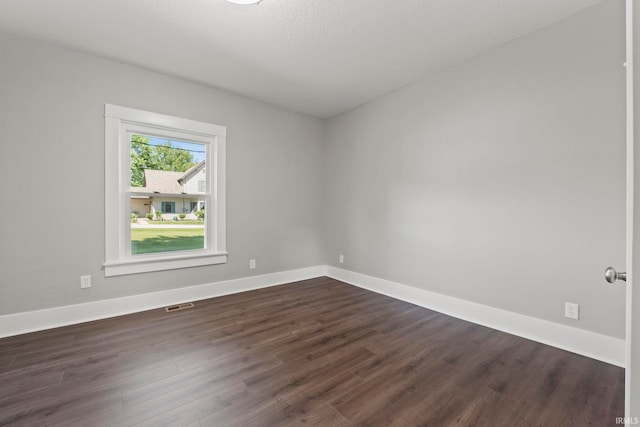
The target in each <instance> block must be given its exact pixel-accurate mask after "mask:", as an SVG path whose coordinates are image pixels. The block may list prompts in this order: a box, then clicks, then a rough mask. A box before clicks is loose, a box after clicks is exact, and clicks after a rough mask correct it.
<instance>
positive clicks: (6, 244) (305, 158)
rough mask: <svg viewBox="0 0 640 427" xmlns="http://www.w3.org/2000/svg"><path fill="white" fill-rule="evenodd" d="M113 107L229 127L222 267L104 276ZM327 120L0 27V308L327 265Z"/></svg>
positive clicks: (19, 309)
mask: <svg viewBox="0 0 640 427" xmlns="http://www.w3.org/2000/svg"><path fill="white" fill-rule="evenodd" d="M105 103H111V104H117V105H124V106H128V107H133V108H139V109H143V110H149V111H154V112H158V113H163V114H170V115H174V116H178V117H185V118H189V119H194V120H201V121H206V122H211V123H215V124H219V125H224V126H227V133H228V138H227V171H228V173H227V190H228V191H227V195H228V196H227V248H228V251H229V253H230V255H229V261H228V263H227V264H226V265H219V266H211V267H202V268H190V269H185V270H175V271H166V272H161V273H153V274H140V275H133V276H123V277H116V278H109V279H105V278H104V273H103V271H102V269H101V266H102V263H103V262H104V104H105ZM322 126H323V123H322V122H321V121H319V120H316V119H314V118H310V117H307V116H304V115H300V114H296V113H293V112H290V111H287V110H284V109H281V108H277V107H273V106H270V105H267V104H264V103H260V102H257V101H253V100H250V99H247V98H243V97H240V96H237V95H234V94H230V93H227V92H223V91H219V90H215V89H211V88H207V87H204V86H201V85H198V84H194V83H190V82H186V81H184V80H180V79H176V78H173V77H169V76H165V75H161V74H157V73H154V72H150V71H145V70H141V69H138V68H135V67H130V66H127V65H123V64H120V63H117V62H113V61H109V60H104V59H100V58H97V57H93V56H89V55H84V54H82V53H78V52H75V51H71V50H66V49H61V48H58V47H54V46H50V45H47V44H43V43H39V42H33V41H28V40H25V39H22V38H17V37H13V36H11V35H7V34H1V33H0V129H1V132H0V144H1V147H2V151H1V154H0V182H1V183H2V184H1V186H2V193H1V195H0V206H1V210H2V220H0V314H8V313H15V312H22V311H27V310H34V309H40V308H46V307H54V306H62V305H68V304H74V303H80V302H87V301H94V300H99V299H105V298H112V297H118V296H125V295H133V294H140V293H146V292H152V291H159V290H165V289H170V288H178V287H182V286H189V285H195V284H202V283H210V282H215V281H219V280H225V279H230V278H236V277H246V276H250V275H253V274H264V273H269V272H275V271H283V270H290V269H295V268H301V267H306V266H313V265H318V264H321V263H322V262H323V251H322V247H321V245H322V241H321V236H320V234H319V233H320V231H321V226H320V222H321V205H320V201H321V188H322V187H321V186H322V179H321V164H319V163H318V161H317V159H318V158H321V157H322V148H323V147H322V135H323V127H322ZM249 259H256V260H257V265H258V268H257V269H256V270H249V269H248V261H249ZM81 274H91V275H92V276H93V282H94V283H93V287H92V288H91V289H88V290H84V289H83V290H81V289H80V282H79V280H80V279H79V276H80V275H81Z"/></svg>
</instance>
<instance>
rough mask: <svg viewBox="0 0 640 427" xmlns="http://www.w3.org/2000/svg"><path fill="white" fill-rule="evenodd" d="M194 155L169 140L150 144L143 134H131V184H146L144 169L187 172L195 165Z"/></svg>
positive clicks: (139, 185) (137, 185)
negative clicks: (160, 143)
mask: <svg viewBox="0 0 640 427" xmlns="http://www.w3.org/2000/svg"><path fill="white" fill-rule="evenodd" d="M195 163H196V162H195V161H194V159H193V155H192V154H191V153H190V152H188V151H184V150H181V149H179V148H176V147H173V146H172V145H171V143H170V142H169V141H167V142H165V143H164V144H162V145H149V139H148V138H147V137H145V136H142V135H132V136H131V186H132V187H142V186H144V170H145V169H154V170H162V171H175V172H185V171H186V170H188V169H189V168H190V167H192V166H193V165H195Z"/></svg>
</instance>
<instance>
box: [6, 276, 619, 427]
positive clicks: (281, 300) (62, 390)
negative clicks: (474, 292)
mask: <svg viewBox="0 0 640 427" xmlns="http://www.w3.org/2000/svg"><path fill="white" fill-rule="evenodd" d="M623 401H624V370H623V369H621V368H618V367H615V366H611V365H608V364H606V363H602V362H598V361H595V360H592V359H588V358H586V357H582V356H578V355H575V354H572V353H569V352H566V351H562V350H558V349H556V348H553V347H549V346H545V345H542V344H538V343H535V342H533V341H529V340H526V339H523V338H518V337H515V336H512V335H508V334H505V333H502V332H498V331H495V330H492V329H489V328H485V327H482V326H478V325H475V324H472V323H469V322H465V321H462V320H458V319H454V318H452V317H448V316H445V315H443V314H440V313H437V312H434V311H430V310H427V309H424V308H421V307H417V306H414V305H411V304H408V303H405V302H402V301H397V300H394V299H392V298H388V297H385V296H382V295H378V294H375V293H372V292H368V291H366V290H362V289H359V288H357V287H353V286H350V285H347V284H344V283H341V282H338V281H336V280H333V279H329V278H317V279H312V280H307V281H303V282H297V283H293V284H288V285H282V286H277V287H272V288H267V289H262V290H257V291H251V292H245V293H241V294H235V295H229V296H225V297H219V298H214V299H209V300H205V301H199V302H196V305H195V307H194V308H191V309H187V310H184V311H178V312H172V313H166V312H165V311H164V310H152V311H147V312H143V313H137V314H132V315H128V316H122V317H117V318H111V319H105V320H101V321H96V322H90V323H84V324H80V325H74V326H69V327H64V328H58V329H52V330H49V331H42V332H37V333H32V334H26V335H20V336H16V337H10V338H4V339H1V340H0V425H2V426H5V425H11V426H110V427H113V426H130V425H134V426H154V427H157V426H169V425H171V426H189V427H207V426H216V427H220V426H243V427H245V426H288V425H303V424H304V425H319V426H355V425H367V426H387V425H393V426H403V427H404V426H454V425H455V426H477V427H479V426H490V427H497V426H509V427H513V426H545V427H546V426H561V425H562V426H587V425H591V426H614V425H616V422H615V417H622V416H623V412H624V403H623Z"/></svg>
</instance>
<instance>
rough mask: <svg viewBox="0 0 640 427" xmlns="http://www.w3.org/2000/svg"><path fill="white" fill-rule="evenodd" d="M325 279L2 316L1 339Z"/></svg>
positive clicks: (240, 282) (303, 274)
mask: <svg viewBox="0 0 640 427" xmlns="http://www.w3.org/2000/svg"><path fill="white" fill-rule="evenodd" d="M324 275H325V267H324V266H315V267H308V268H301V269H297V270H289V271H282V272H278V273H271V274H263V275H260V276H251V277H243V278H240V279H233V280H226V281H222V282H216V283H207V284H204V285H197V286H188V287H184V288H177V289H170V290H167V291H159V292H151V293H147V294H142V295H132V296H127V297H121V298H113V299H107V300H101V301H94V302H88V303H84V304H75V305H67V306H63V307H55V308H48V309H44V310H36V311H27V312H22V313H15V314H7V315H3V316H0V338H1V337H8V336H12V335H19V334H24V333H28V332H35V331H41V330H44V329H51V328H57V327H60V326H67V325H73V324H76V323H82V322H89V321H92V320H99V319H105V318H108V317H114V316H120V315H123V314H130V313H137V312H139V311H144V310H151V309H154V308H159V307H165V306H168V305H173V304H179V303H182V302H188V301H197V300H202V299H207V298H213V297H217V296H222V295H228V294H234V293H238V292H245V291H250V290H253V289H260V288H266V287H269V286H274V285H280V284H283V283H289V282H296V281H298V280H305V279H311V278H314V277H319V276H324Z"/></svg>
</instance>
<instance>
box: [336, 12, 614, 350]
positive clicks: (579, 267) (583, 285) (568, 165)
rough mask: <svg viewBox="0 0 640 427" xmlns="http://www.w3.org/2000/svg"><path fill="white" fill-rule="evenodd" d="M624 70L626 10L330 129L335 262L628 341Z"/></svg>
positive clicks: (390, 98) (454, 71)
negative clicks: (623, 274) (570, 309)
mask: <svg viewBox="0 0 640 427" xmlns="http://www.w3.org/2000/svg"><path fill="white" fill-rule="evenodd" d="M623 62H624V2H622V1H617V0H613V1H608V2H605V3H602V4H600V5H598V6H596V7H594V8H591V9H588V10H586V11H585V12H583V13H581V14H580V15H577V16H574V17H572V18H569V19H568V20H565V21H562V22H559V23H557V24H555V25H552V26H550V27H547V28H544V29H542V30H541V31H538V32H536V33H533V34H530V35H528V36H526V37H523V38H521V39H518V40H516V41H513V42H511V43H508V44H506V45H504V46H501V47H499V48H497V49H494V50H492V51H490V52H488V53H485V54H483V55H480V56H478V57H476V58H474V59H472V60H470V61H467V62H465V63H462V64H459V65H456V66H453V67H451V68H448V69H446V70H443V71H442V72H440V73H438V74H436V75H434V76H432V77H430V78H428V79H426V80H423V81H421V82H419V83H416V84H414V85H412V86H409V87H406V88H404V89H402V90H399V91H397V92H395V93H393V94H390V95H387V96H385V97H383V98H380V99H378V100H376V101H374V102H371V103H369V104H366V105H364V106H361V107H359V108H356V109H355V110H353V111H351V112H348V113H345V114H342V115H340V116H338V117H335V118H333V119H331V120H330V122H329V124H328V131H327V132H328V134H327V157H326V164H325V168H326V184H325V221H326V222H325V236H326V251H327V260H328V263H329V264H331V265H336V266H343V267H344V268H346V269H349V270H353V271H356V272H360V273H365V274H368V275H372V276H376V277H380V278H384V279H390V280H393V281H396V282H400V283H404V284H408V285H412V286H415V287H418V288H423V289H427V290H430V291H435V292H440V293H443V294H447V295H452V296H455V297H459V298H463V299H467V300H471V301H475V302H478V303H482V304H486V305H489V306H493V307H497V308H501V309H506V310H510V311H514V312H518V313H522V314H525V315H530V316H533V317H537V318H542V319H546V320H550V321H554V322H559V323H563V324H567V325H571V326H575V327H578V328H583V329H588V330H592V331H595V332H600V333H603V334H607V335H611V336H615V337H620V338H623V337H624V288H623V286H621V285H617V286H615V287H614V286H610V285H607V284H605V282H604V280H603V271H604V268H605V267H607V265H609V264H611V265H614V266H619V267H622V266H624V263H625V256H624V249H625V248H624V245H625V243H624V233H625V229H624V221H625V188H624V185H625V170H624V168H625V157H624V155H625V153H624V150H625V133H624V132H625V123H624V117H625V113H624V68H623V67H622V63H623ZM339 254H344V255H345V264H344V265H340V264H338V263H337V261H338V255H339ZM565 301H568V302H575V303H579V304H580V306H581V319H580V320H579V321H574V320H569V319H565V318H564V317H563V316H564V303H565Z"/></svg>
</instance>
